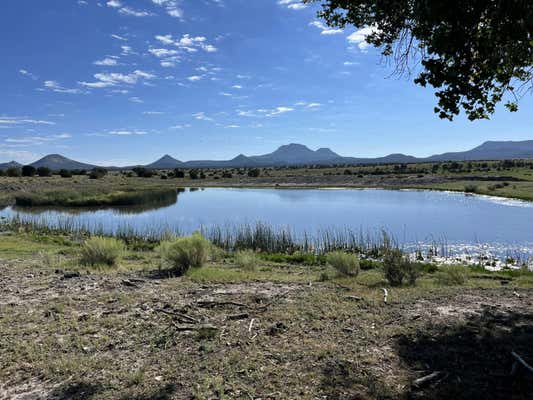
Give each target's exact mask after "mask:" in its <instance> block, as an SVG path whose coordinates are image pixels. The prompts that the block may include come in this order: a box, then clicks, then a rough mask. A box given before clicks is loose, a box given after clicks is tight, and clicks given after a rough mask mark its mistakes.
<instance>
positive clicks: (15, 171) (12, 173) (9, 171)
mask: <svg viewBox="0 0 533 400" xmlns="http://www.w3.org/2000/svg"><path fill="white" fill-rule="evenodd" d="M6 174H7V176H11V177H19V176H20V175H21V171H20V168H17V167H11V168H8V169H7V171H6Z"/></svg>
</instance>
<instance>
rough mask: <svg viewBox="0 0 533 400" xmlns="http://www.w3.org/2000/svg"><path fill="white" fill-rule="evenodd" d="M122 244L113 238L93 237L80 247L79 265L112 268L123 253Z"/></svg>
mask: <svg viewBox="0 0 533 400" xmlns="http://www.w3.org/2000/svg"><path fill="white" fill-rule="evenodd" d="M124 247H125V246H124V243H123V242H122V241H120V240H117V239H115V238H108V237H101V236H94V237H92V238H90V239H87V240H86V241H85V242H84V243H83V244H82V246H81V260H80V261H81V263H82V264H83V265H88V266H95V265H107V266H110V267H111V266H114V265H116V263H117V260H118V258H119V257H120V256H121V255H122V254H123V253H124Z"/></svg>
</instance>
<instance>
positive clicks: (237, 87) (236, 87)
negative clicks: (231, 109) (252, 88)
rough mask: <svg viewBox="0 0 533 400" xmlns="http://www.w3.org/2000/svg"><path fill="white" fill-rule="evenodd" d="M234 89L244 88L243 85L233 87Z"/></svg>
mask: <svg viewBox="0 0 533 400" xmlns="http://www.w3.org/2000/svg"><path fill="white" fill-rule="evenodd" d="M232 88H233V89H242V86H241V85H233V86H232Z"/></svg>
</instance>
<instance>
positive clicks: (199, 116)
mask: <svg viewBox="0 0 533 400" xmlns="http://www.w3.org/2000/svg"><path fill="white" fill-rule="evenodd" d="M192 116H193V118H194V119H197V120H199V121H213V118H211V117H208V116H207V115H206V114H205V112H203V111H201V112H197V113H195V114H193V115H192Z"/></svg>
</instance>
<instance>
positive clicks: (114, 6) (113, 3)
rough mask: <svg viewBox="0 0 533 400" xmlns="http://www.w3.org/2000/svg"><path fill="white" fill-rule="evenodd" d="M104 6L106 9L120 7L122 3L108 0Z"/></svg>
mask: <svg viewBox="0 0 533 400" xmlns="http://www.w3.org/2000/svg"><path fill="white" fill-rule="evenodd" d="M106 4H107V6H108V7H112V8H120V7H122V3H121V2H120V1H119V0H109V1H108V2H107V3H106Z"/></svg>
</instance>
